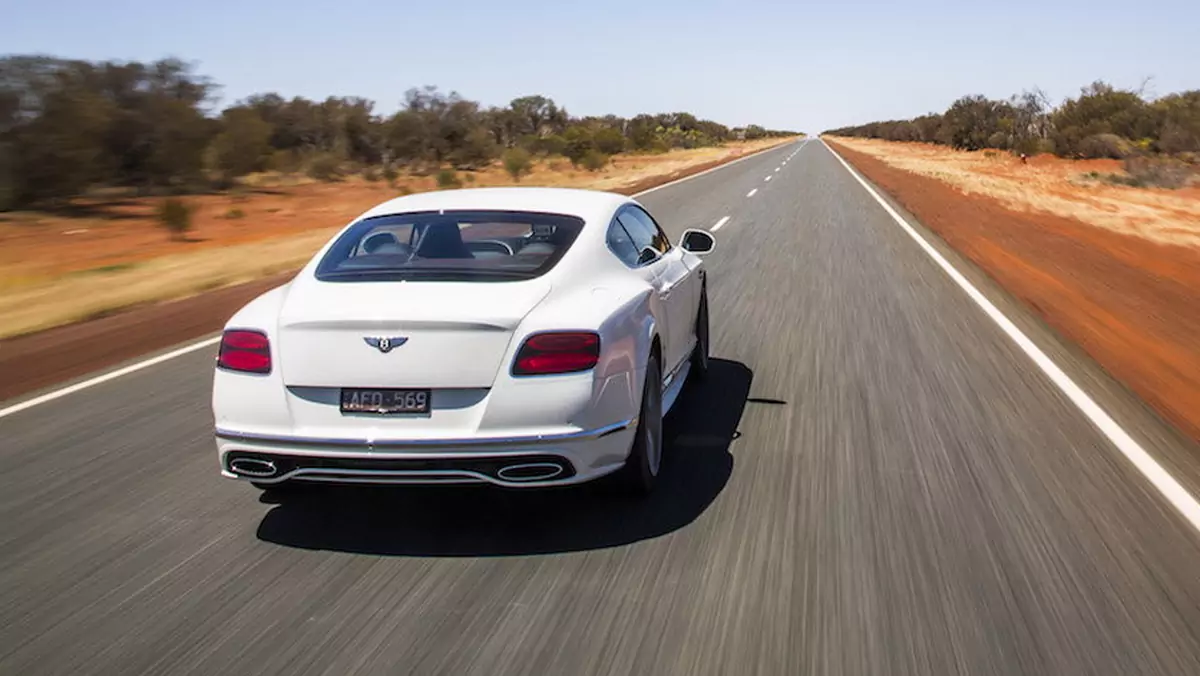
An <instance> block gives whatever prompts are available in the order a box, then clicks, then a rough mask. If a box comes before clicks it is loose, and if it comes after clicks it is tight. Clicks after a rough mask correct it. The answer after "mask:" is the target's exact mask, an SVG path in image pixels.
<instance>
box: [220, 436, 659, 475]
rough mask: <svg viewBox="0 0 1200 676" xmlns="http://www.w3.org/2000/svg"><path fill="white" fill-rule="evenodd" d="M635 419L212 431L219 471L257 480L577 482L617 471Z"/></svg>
mask: <svg viewBox="0 0 1200 676" xmlns="http://www.w3.org/2000/svg"><path fill="white" fill-rule="evenodd" d="M636 427H637V421H636V420H625V421H621V422H618V423H614V424H612V425H606V426H604V427H600V428H596V429H591V430H580V431H573V432H567V433H554V434H540V435H527V436H513V437H487V438H469V439H420V440H391V439H389V440H378V439H322V438H307V437H287V436H275V435H261V434H249V433H244V432H237V431H233V430H227V429H221V428H218V429H217V430H216V442H217V452H218V456H219V459H220V464H221V473H222V474H223V475H224V476H226V477H230V478H235V479H246V480H251V481H254V482H256V483H263V484H274V483H280V482H283V481H289V480H296V481H318V482H325V483H350V484H357V483H370V484H493V485H496V486H504V487H511V488H539V487H549V486H563V485H570V484H577V483H583V482H586V481H591V480H593V479H597V478H599V477H602V476H604V475H606V474H609V473H611V472H613V471H615V470H617V469H619V468H620V467H621V466H622V465H623V464H624V462H625V459H626V458H627V457H628V455H629V449H630V446H631V445H632V442H633V434H634V431H635V429H636Z"/></svg>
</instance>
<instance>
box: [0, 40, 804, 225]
mask: <svg viewBox="0 0 1200 676" xmlns="http://www.w3.org/2000/svg"><path fill="white" fill-rule="evenodd" d="M217 90H218V87H217V85H216V84H215V83H214V82H213V81H212V80H211V79H210V78H207V77H205V76H203V75H200V74H198V73H197V72H196V71H195V69H194V66H192V65H191V64H188V63H185V62H183V61H180V60H178V59H163V60H159V61H155V62H152V63H141V62H136V61H134V62H115V61H103V62H92V61H83V60H67V59H59V58H55V57H50V56H41V55H33V56H22V55H16V56H6V57H2V58H0V210H4V209H13V208H19V207H28V206H37V205H42V204H49V203H55V202H61V201H64V200H69V199H70V198H72V197H74V196H78V195H80V194H83V193H85V192H86V191H87V190H89V189H91V188H93V187H97V186H117V187H128V188H133V189H137V190H138V191H143V192H163V191H167V192H186V191H191V190H199V189H211V188H213V187H217V188H221V187H228V186H230V185H232V184H233V183H234V182H235V181H236V180H237V179H238V178H239V177H241V176H245V175H246V174H249V173H253V172H258V171H266V170H276V171H282V172H300V171H304V172H307V173H308V174H309V175H311V176H313V177H314V178H319V179H324V180H331V179H336V178H338V177H339V176H341V175H344V174H345V173H348V172H354V171H363V172H364V173H365V172H370V173H377V172H380V171H382V172H383V173H384V174H391V175H392V176H395V173H396V172H397V171H398V170H399V169H405V170H410V171H416V172H426V171H433V170H437V169H439V168H444V167H450V168H453V169H456V170H471V169H478V168H481V167H484V166H487V165H489V164H491V163H492V162H493V161H495V160H497V159H499V158H501V157H502V156H504V155H506V154H507V156H506V157H505V158H504V159H505V165H506V167H509V168H510V171H513V169H512V167H514V166H516V167H517V173H514V176H518V177H519V172H520V166H519V165H521V164H525V165H526V166H527V164H528V162H529V159H528V158H532V157H535V156H548V155H561V156H564V157H565V158H567V159H568V160H570V161H571V162H572V163H573V164H576V165H582V166H585V167H587V168H589V169H598V168H600V167H603V166H604V164H606V163H607V161H608V158H609V157H610V156H612V155H614V154H617V153H623V152H666V151H669V150H671V149H674V148H698V147H702V146H712V145H719V144H721V143H724V142H726V141H729V140H732V139H758V138H768V137H782V136H791V135H795V132H790V131H783V130H772V129H767V128H764V127H762V126H758V125H750V126H747V127H744V128H729V127H726V126H725V125H722V124H720V123H717V122H713V121H711V120H704V119H699V118H697V117H696V116H695V115H692V114H690V113H685V112H679V113H666V114H656V115H651V114H643V115H637V116H635V117H632V118H623V117H619V116H616V115H606V116H602V117H597V116H588V117H574V116H572V115H570V114H568V112H567V111H566V110H565V109H564V108H562V107H561V106H559V105H558V104H556V103H555V102H554V101H553V100H552V99H550V98H547V97H545V96H541V95H533V96H523V97H520V98H517V99H514V100H513V101H512V102H511V103H509V104H508V105H507V106H503V107H495V106H490V107H485V106H483V105H482V104H480V103H478V102H475V101H470V100H468V99H465V98H463V97H462V96H460V95H458V94H457V93H455V92H450V93H444V92H442V91H440V90H439V89H438V88H437V87H432V86H427V87H423V88H414V89H410V90H409V91H408V92H406V93H405V94H404V99H403V102H402V105H401V107H400V109H399V110H398V111H397V112H396V113H394V114H391V115H381V114H379V113H377V112H375V103H374V102H373V101H370V100H368V99H364V98H358V97H329V98H326V99H325V100H324V101H314V100H309V99H305V98H301V97H293V98H290V99H289V98H285V97H282V96H280V95H278V94H274V93H266V94H257V95H254V96H250V97H248V98H246V99H244V100H242V101H238V102H236V103H234V104H233V105H231V106H228V107H225V108H224V109H221V110H217V109H216V108H217V106H216V105H215V101H216V94H217ZM523 158H524V159H523Z"/></svg>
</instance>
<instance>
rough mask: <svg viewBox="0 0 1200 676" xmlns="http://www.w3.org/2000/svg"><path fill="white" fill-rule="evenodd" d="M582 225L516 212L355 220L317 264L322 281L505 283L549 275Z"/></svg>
mask: <svg viewBox="0 0 1200 676" xmlns="http://www.w3.org/2000/svg"><path fill="white" fill-rule="evenodd" d="M582 229H583V220H582V219H579V218H576V217H574V216H564V215H559V214H542V213H530V212H513V211H446V212H422V213H408V214H396V215H391V216H378V217H375V218H367V219H363V220H362V221H359V222H358V223H355V224H354V225H353V226H351V227H350V228H349V229H348V230H346V232H344V233H343V234H342V236H341V237H339V238H338V239H337V241H335V242H334V244H333V246H331V247H330V248H329V251H328V252H326V254H325V256H324V257H323V258H322V259H321V261H320V262H319V263H317V279H320V280H322V281H333V282H343V281H397V280H402V279H412V280H436V281H509V280H520V279H532V278H534V277H538V276H540V275H543V274H545V273H546V272H547V271H549V270H550V269H551V268H552V267H554V265H555V264H556V263H558V261H559V259H561V258H562V256H563V254H564V253H566V252H567V250H568V249H569V248H570V247H571V245H572V244H573V243H574V242H575V239H576V237H578V236H579V232H580V230H582Z"/></svg>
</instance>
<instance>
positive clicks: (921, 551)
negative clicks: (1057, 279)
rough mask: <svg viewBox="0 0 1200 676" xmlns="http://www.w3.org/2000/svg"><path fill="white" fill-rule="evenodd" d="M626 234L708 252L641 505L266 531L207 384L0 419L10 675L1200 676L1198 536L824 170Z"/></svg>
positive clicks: (1131, 426)
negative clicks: (663, 449)
mask: <svg viewBox="0 0 1200 676" xmlns="http://www.w3.org/2000/svg"><path fill="white" fill-rule="evenodd" d="M785 160H786V164H785V163H784V162H785ZM776 169H778V171H776ZM768 178H769V179H770V180H767V179H768ZM641 199H642V201H643V202H644V203H645V204H647V206H649V207H650V208H651V210H652V211H653V212H654V213H655V214H657V215H658V216H659V217H660V218H661V219H662V220H663V221H664V224H665V227H667V228H668V230H670V231H671V233H672V234H673V235H678V234H679V233H680V232H682V230H683V229H684V228H687V227H708V228H712V227H714V226H715V225H716V224H717V223H719V222H720V223H721V226H720V228H719V230H718V231H717V233H716V234H717V237H718V241H719V244H718V250H717V251H716V252H715V253H714V254H713V255H712V256H711V257H710V258H709V261H710V264H711V269H712V274H711V281H710V294H711V306H712V313H713V353H714V357H715V358H716V361H715V362H714V364H713V378H712V381H711V382H709V383H708V384H706V386H705V387H704V388H703V389H702V390H699V391H697V392H695V393H693V394H692V395H690V396H689V397H688V398H687V399H685V400H683V402H682V403H681V404H680V406H681V408H680V409H679V410H677V411H676V412H675V413H674V414H673V415H672V417H671V422H670V425H669V429H668V434H669V435H670V439H671V451H670V452H671V455H670V457H669V459H668V462H669V465H668V466H667V468H666V469H665V472H666V473H665V475H664V477H663V484H662V485H661V490H660V492H658V493H657V494H656V495H655V496H654V497H653V499H651V500H650V501H649V502H647V503H645V504H633V503H628V502H622V501H621V500H620V499H618V498H613V497H611V496H606V495H604V494H600V493H597V492H595V491H586V490H583V491H566V492H559V493H551V494H540V495H530V494H512V493H498V492H494V491H488V490H481V491H475V490H469V491H466V492H450V491H444V490H441V489H437V490H422V491H386V490H382V491H381V490H341V489H329V490H322V491H318V492H317V493H316V494H315V495H314V496H313V497H311V498H306V499H300V500H296V501H289V502H287V503H282V504H275V503H276V502H277V501H275V500H272V499H270V498H269V497H266V498H264V497H263V496H260V494H259V492H258V491H256V490H254V489H252V488H251V487H250V486H248V485H245V484H241V483H238V482H234V481H229V480H225V479H222V478H220V477H219V476H218V474H217V465H216V457H215V452H214V448H213V443H212V439H211V429H212V418H211V414H210V412H209V408H208V396H209V387H210V381H209V378H210V369H211V365H212V357H213V354H212V349H211V348H206V349H203V350H198V351H195V352H192V353H189V354H186V355H184V356H180V357H177V358H174V359H171V360H168V361H165V362H163V363H159V364H156V365H154V366H152V367H149V368H146V369H143V370H140V371H137V372H136V373H132V374H130V375H126V376H123V377H120V378H116V379H113V380H109V381H107V382H104V383H103V384H99V385H96V386H94V387H90V388H87V389H84V390H82V391H78V392H75V393H72V394H70V395H68V396H65V397H62V398H59V399H56V400H54V401H52V402H49V403H45V404H41V405H38V406H34V407H32V408H29V409H26V410H22V411H20V412H17V413H14V414H12V415H9V416H7V417H3V418H0V523H3V524H4V525H3V527H2V529H0V674H13V675H14V676H15V675H17V674H20V675H22V676H33V675H36V674H72V675H73V674H119V675H121V676H133V675H135V674H171V675H180V676H182V675H184V674H214V675H215V674H287V675H289V676H300V675H308V674H312V675H317V674H328V675H331V676H332V675H338V676H342V675H346V674H402V673H411V674H448V675H449V674H453V675H455V676H460V675H466V674H481V675H483V674H486V675H489V676H490V675H497V674H537V675H548V674H651V675H654V676H666V675H668V674H680V675H684V674H686V675H689V676H691V675H696V674H821V675H826V674H847V675H854V676H861V675H868V674H872V675H873V674H888V675H891V674H897V675H900V674H914V675H923V676H924V675H930V676H933V675H938V676H941V675H947V674H1005V675H1008V674H1054V675H1056V676H1065V675H1068V674H1121V675H1128V674H1193V675H1194V674H1200V536H1198V535H1197V532H1196V531H1195V530H1194V529H1193V527H1192V526H1191V525H1190V524H1189V523H1188V522H1187V521H1186V520H1185V519H1184V518H1183V517H1182V516H1181V515H1180V512H1178V511H1177V510H1176V509H1175V508H1173V507H1172V506H1171V504H1170V503H1168V502H1167V500H1166V499H1165V498H1164V497H1163V496H1162V495H1161V494H1160V492H1159V491H1157V490H1156V489H1155V488H1154V487H1153V486H1152V485H1151V484H1150V483H1149V482H1148V481H1147V480H1146V479H1145V478H1144V477H1143V475H1142V474H1141V473H1139V472H1138V471H1137V470H1136V469H1135V468H1134V466H1133V465H1132V464H1131V463H1130V462H1129V461H1128V460H1127V458H1126V457H1125V456H1124V455H1122V454H1121V453H1120V452H1118V450H1117V449H1116V448H1115V447H1114V446H1113V444H1112V443H1111V441H1110V440H1109V438H1108V437H1107V436H1105V435H1104V434H1102V433H1101V432H1100V431H1099V430H1098V429H1097V428H1096V427H1095V426H1094V425H1093V424H1092V423H1091V422H1089V421H1088V419H1087V418H1085V417H1084V415H1083V414H1081V412H1080V410H1079V409H1078V408H1077V407H1076V406H1075V405H1074V404H1072V403H1071V402H1070V401H1069V400H1068V399H1067V398H1066V397H1065V396H1064V395H1063V394H1062V392H1061V391H1060V390H1059V389H1058V388H1057V387H1056V386H1055V385H1054V384H1053V383H1052V382H1051V380H1050V379H1049V378H1047V377H1046V376H1045V375H1044V374H1043V372H1042V371H1040V370H1038V369H1037V368H1035V367H1034V366H1033V363H1032V362H1031V361H1030V359H1029V358H1028V356H1027V355H1026V354H1025V353H1024V352H1022V351H1021V350H1020V349H1018V347H1017V346H1016V345H1015V344H1014V343H1013V342H1012V341H1011V340H1010V339H1009V338H1008V337H1007V336H1006V335H1005V334H1004V333H1003V332H1002V331H1000V330H999V328H998V327H997V325H996V324H995V323H994V322H993V321H992V320H990V319H989V318H988V317H987V316H985V315H984V313H983V312H981V311H980V309H979V307H978V306H976V305H975V304H974V303H973V302H972V301H971V300H970V299H969V298H968V297H967V296H966V294H964V293H963V291H962V289H960V288H959V287H958V286H956V285H955V284H954V283H953V282H952V281H951V280H950V278H949V277H948V276H947V275H946V274H945V272H944V271H943V270H941V269H940V268H938V267H937V266H936V265H935V264H934V263H933V262H932V261H931V259H930V258H929V256H928V255H927V254H926V253H925V252H923V251H922V250H921V249H920V247H918V246H917V244H916V243H915V242H914V240H913V239H912V238H911V237H910V236H909V235H907V234H906V233H905V232H904V231H903V230H902V229H901V228H900V227H899V226H898V225H897V223H896V222H895V221H894V220H892V218H891V216H889V215H888V214H887V213H886V212H885V211H884V209H883V208H882V207H881V206H880V204H879V203H878V202H876V201H875V199H874V198H872V197H871V196H870V194H869V193H868V192H867V191H866V190H865V189H864V188H863V186H862V185H860V184H859V183H858V182H857V181H856V180H855V179H854V178H853V176H852V175H851V174H850V173H849V172H848V171H847V170H846V168H845V167H843V166H842V165H841V164H840V162H839V161H838V160H837V158H836V157H834V156H833V154H832V153H831V152H830V151H829V150H828V149H827V148H826V147H825V146H824V145H823V144H821V143H820V142H817V141H813V142H809V143H807V144H804V145H801V144H791V145H788V146H785V147H782V148H780V149H778V150H773V151H770V152H767V153H764V154H761V155H757V156H754V157H751V158H749V159H746V160H743V161H740V162H737V163H735V164H732V165H729V166H727V167H725V168H722V169H719V170H717V171H713V172H710V173H707V174H704V175H702V176H699V177H696V178H693V179H690V180H686V181H684V182H681V183H678V184H675V185H671V186H668V187H665V188H662V189H659V190H655V191H653V192H651V193H649V194H646V195H644V196H643V197H642V198H641ZM957 264H961V261H959V262H958V263H957ZM964 269H966V267H964ZM969 276H972V278H978V275H976V274H975V273H973V272H971V273H969ZM979 284H980V285H981V286H980V288H981V289H982V290H984V291H985V292H986V293H987V294H988V295H989V296H991V297H993V298H994V299H996V300H995V302H996V303H997V304H998V305H999V306H1000V307H1001V308H1002V309H1004V311H1005V312H1006V313H1007V314H1008V315H1009V316H1011V317H1012V318H1013V320H1014V321H1016V322H1017V323H1018V324H1020V325H1022V326H1023V327H1026V328H1027V330H1028V331H1029V332H1030V335H1031V337H1033V338H1034V339H1035V340H1036V341H1038V342H1039V344H1041V345H1043V348H1044V349H1046V350H1047V352H1049V353H1050V354H1051V355H1052V356H1053V357H1054V358H1055V359H1056V360H1058V361H1059V363H1060V364H1061V365H1062V366H1063V368H1064V369H1066V370H1067V371H1068V372H1070V373H1071V375H1072V377H1075V378H1077V380H1078V382H1080V383H1081V384H1083V385H1084V386H1085V387H1088V388H1089V389H1090V390H1091V391H1092V392H1093V394H1094V396H1096V397H1097V399H1098V401H1100V403H1101V404H1102V405H1103V406H1105V407H1106V409H1108V410H1110V411H1111V412H1112V413H1113V415H1114V417H1115V418H1117V420H1118V421H1119V422H1120V423H1121V424H1122V425H1124V426H1125V428H1126V429H1128V430H1129V431H1130V433H1131V434H1133V435H1134V436H1135V437H1136V438H1137V439H1138V440H1139V441H1140V442H1141V443H1142V444H1143V445H1144V446H1145V448H1146V449H1147V451H1148V452H1149V453H1150V454H1151V455H1152V456H1154V457H1155V458H1157V459H1158V461H1159V462H1161V463H1162V464H1163V466H1164V467H1166V468H1167V469H1168V470H1170V471H1171V472H1172V473H1173V474H1174V475H1175V476H1176V477H1177V478H1178V479H1179V480H1180V482H1181V483H1182V484H1183V485H1184V486H1186V487H1187V488H1188V489H1189V490H1191V491H1193V493H1192V494H1193V495H1194V494H1195V489H1196V486H1197V482H1196V478H1197V477H1200V468H1197V466H1196V464H1195V459H1196V457H1200V453H1198V452H1197V449H1196V448H1195V446H1194V445H1189V442H1187V441H1184V440H1181V439H1180V438H1179V437H1178V435H1174V434H1172V433H1171V432H1170V430H1167V429H1166V428H1164V427H1163V426H1162V425H1161V424H1160V423H1158V422H1157V420H1156V419H1155V418H1154V417H1153V416H1152V415H1151V414H1149V413H1148V412H1146V410H1145V408H1144V407H1142V406H1140V405H1139V404H1138V403H1137V402H1136V401H1134V400H1132V399H1131V398H1130V397H1129V396H1128V395H1127V394H1125V393H1124V392H1123V390H1122V389H1121V388H1120V387H1119V386H1116V385H1114V384H1113V383H1111V382H1109V381H1108V380H1106V379H1105V377H1104V376H1103V374H1102V373H1101V372H1100V371H1099V369H1097V368H1096V367H1095V366H1094V365H1092V364H1090V363H1088V362H1087V361H1086V360H1084V359H1081V358H1079V357H1078V355H1077V354H1075V352H1073V351H1072V350H1071V349H1070V348H1069V347H1063V346H1061V345H1059V344H1057V342H1056V341H1055V340H1054V338H1053V337H1052V336H1050V335H1049V334H1048V333H1047V332H1046V331H1044V330H1042V329H1041V328H1039V326H1038V325H1037V323H1036V322H1034V321H1033V320H1031V319H1029V317H1028V316H1027V315H1025V314H1024V313H1023V312H1022V311H1021V310H1020V308H1018V307H1016V306H1015V305H1013V304H1012V303H1010V302H1008V301H1007V300H1005V299H1004V298H1003V297H1002V294H999V293H998V292H997V291H996V290H995V289H994V288H992V287H990V286H988V285H987V283H986V280H980V281H979Z"/></svg>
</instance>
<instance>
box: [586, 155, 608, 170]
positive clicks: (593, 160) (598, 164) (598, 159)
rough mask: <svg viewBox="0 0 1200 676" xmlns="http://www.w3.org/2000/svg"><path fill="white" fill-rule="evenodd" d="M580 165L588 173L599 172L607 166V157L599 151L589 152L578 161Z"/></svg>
mask: <svg viewBox="0 0 1200 676" xmlns="http://www.w3.org/2000/svg"><path fill="white" fill-rule="evenodd" d="M580 164H581V165H583V168H584V169H587V170H588V171H600V170H601V169H603V168H604V167H605V166H607V165H608V155H605V154H604V153H602V152H600V151H599V150H589V151H588V152H587V154H585V155H584V156H583V159H582V160H580Z"/></svg>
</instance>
